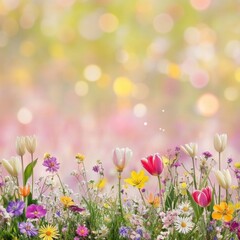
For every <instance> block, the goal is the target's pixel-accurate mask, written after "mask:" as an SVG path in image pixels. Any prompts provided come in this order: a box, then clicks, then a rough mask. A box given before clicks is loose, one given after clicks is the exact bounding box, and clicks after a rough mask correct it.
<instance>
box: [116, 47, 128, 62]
mask: <svg viewBox="0 0 240 240" xmlns="http://www.w3.org/2000/svg"><path fill="white" fill-rule="evenodd" d="M128 59H129V55H128V52H127V51H125V50H122V51H120V52H118V54H117V61H118V62H120V63H126V62H127V61H128Z"/></svg>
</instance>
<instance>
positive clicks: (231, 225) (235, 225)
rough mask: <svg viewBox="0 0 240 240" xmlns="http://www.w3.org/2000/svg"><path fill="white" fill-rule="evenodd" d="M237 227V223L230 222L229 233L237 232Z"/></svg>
mask: <svg viewBox="0 0 240 240" xmlns="http://www.w3.org/2000/svg"><path fill="white" fill-rule="evenodd" d="M238 227H239V223H238V222H236V221H232V222H231V223H230V226H229V229H230V231H231V232H234V231H236V230H237V228H238Z"/></svg>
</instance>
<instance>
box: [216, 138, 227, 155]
mask: <svg viewBox="0 0 240 240" xmlns="http://www.w3.org/2000/svg"><path fill="white" fill-rule="evenodd" d="M213 143H214V148H215V150H216V151H217V152H219V153H221V152H223V151H224V149H225V148H226V146H227V134H221V135H219V134H215V136H214V141H213Z"/></svg>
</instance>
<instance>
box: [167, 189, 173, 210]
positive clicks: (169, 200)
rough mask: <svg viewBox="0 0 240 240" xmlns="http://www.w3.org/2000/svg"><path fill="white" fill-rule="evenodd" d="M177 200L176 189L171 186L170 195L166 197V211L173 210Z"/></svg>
mask: <svg viewBox="0 0 240 240" xmlns="http://www.w3.org/2000/svg"><path fill="white" fill-rule="evenodd" d="M174 199H175V194H174V187H173V186H171V187H170V189H169V193H168V195H167V197H166V200H165V209H166V210H167V209H172V208H173V207H174V206H173V200H174Z"/></svg>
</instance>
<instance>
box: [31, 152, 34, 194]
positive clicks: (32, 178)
mask: <svg viewBox="0 0 240 240" xmlns="http://www.w3.org/2000/svg"><path fill="white" fill-rule="evenodd" d="M31 162H33V153H31ZM33 173H34V169H33V171H32V199H33V185H34V176H33Z"/></svg>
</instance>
